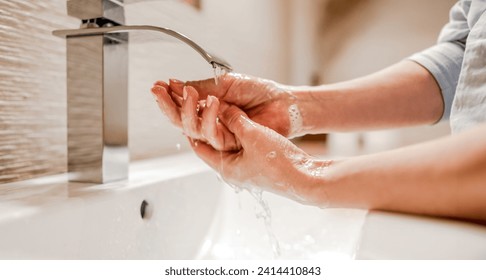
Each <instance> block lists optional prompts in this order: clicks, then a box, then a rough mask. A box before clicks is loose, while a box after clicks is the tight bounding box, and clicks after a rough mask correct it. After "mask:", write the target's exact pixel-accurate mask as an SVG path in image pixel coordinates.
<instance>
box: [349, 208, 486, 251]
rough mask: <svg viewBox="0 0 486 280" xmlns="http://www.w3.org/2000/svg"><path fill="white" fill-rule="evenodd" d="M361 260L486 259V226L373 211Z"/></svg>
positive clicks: (363, 242)
mask: <svg viewBox="0 0 486 280" xmlns="http://www.w3.org/2000/svg"><path fill="white" fill-rule="evenodd" d="M356 258H358V259H438V260H441V259H467V260H470V259H483V260H484V259H486V226H484V225H479V224H473V223H468V222H463V221H455V220H449V219H438V218H432V217H422V216H414V215H404V214H396V213H385V212H375V211H372V212H370V213H369V214H368V216H367V218H366V223H365V225H364V228H363V231H362V236H361V241H360V246H359V250H358V252H357V254H356Z"/></svg>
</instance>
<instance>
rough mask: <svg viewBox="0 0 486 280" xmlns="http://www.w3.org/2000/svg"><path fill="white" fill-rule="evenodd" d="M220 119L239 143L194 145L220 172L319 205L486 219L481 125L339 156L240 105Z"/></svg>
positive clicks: (233, 179)
mask: <svg viewBox="0 0 486 280" xmlns="http://www.w3.org/2000/svg"><path fill="white" fill-rule="evenodd" d="M220 119H221V121H222V122H223V123H224V124H225V125H226V126H227V127H228V129H229V130H230V131H231V132H232V133H234V134H235V136H236V138H238V139H239V140H240V142H241V145H242V148H241V150H239V151H234V152H220V151H217V150H215V149H213V148H212V147H211V146H210V145H207V144H205V143H203V142H192V147H193V149H194V151H195V152H196V153H197V154H198V155H199V156H200V157H201V158H202V159H203V160H204V161H206V162H207V163H208V164H209V165H210V166H212V167H213V168H214V169H215V170H217V171H218V172H220V173H221V174H222V176H223V178H225V180H227V181H229V182H230V183H233V184H237V185H239V186H243V187H244V186H248V185H255V186H258V187H261V188H263V189H265V190H267V191H272V192H275V193H278V194H280V195H284V196H287V197H290V198H292V199H294V200H298V201H300V202H302V203H306V204H313V205H317V206H321V207H326V206H331V207H360V208H368V209H381V210H388V211H399V212H406V213H416V214H425V215H434V216H444V217H456V218H466V219H477V220H483V221H486V143H485V142H484V141H483V140H482V139H486V125H483V126H480V127H477V128H476V129H472V130H470V131H467V132H465V133H462V134H458V135H455V136H449V137H445V138H442V139H440V140H436V141H432V142H428V143H425V144H420V145H416V146H411V147H407V148H403V149H399V150H394V151H389V152H385V153H380V154H375V155H368V156H362V157H355V158H350V159H345V160H339V161H334V162H333V161H323V160H319V159H315V158H313V157H311V156H309V155H307V154H305V153H304V152H303V151H301V150H300V149H299V148H297V147H296V146H295V145H293V144H292V143H291V142H290V141H288V140H287V139H285V138H284V137H283V136H281V135H279V134H278V133H276V132H275V131H273V130H270V129H268V128H266V127H263V126H261V125H259V124H257V123H255V122H253V121H252V120H250V119H249V118H248V116H246V114H245V113H244V112H243V111H241V110H239V109H238V108H237V107H234V106H232V107H230V108H229V109H225V110H224V111H223V112H222V113H221V114H220Z"/></svg>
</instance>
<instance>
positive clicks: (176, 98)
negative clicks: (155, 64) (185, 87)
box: [154, 81, 182, 107]
mask: <svg viewBox="0 0 486 280" xmlns="http://www.w3.org/2000/svg"><path fill="white" fill-rule="evenodd" d="M154 86H161V87H163V88H165V90H166V91H167V92H168V93H169V95H170V97H171V98H172V100H173V101H174V103H175V104H176V105H177V106H179V107H181V105H182V92H181V94H180V95H178V94H174V91H173V90H172V88H171V87H170V86H169V85H168V84H167V83H166V82H164V81H156V82H155V83H154Z"/></svg>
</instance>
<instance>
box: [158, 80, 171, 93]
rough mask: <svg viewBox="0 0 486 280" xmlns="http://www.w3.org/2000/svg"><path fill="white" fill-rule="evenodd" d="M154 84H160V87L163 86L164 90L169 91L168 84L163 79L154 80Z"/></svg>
mask: <svg viewBox="0 0 486 280" xmlns="http://www.w3.org/2000/svg"><path fill="white" fill-rule="evenodd" d="M154 86H161V87H163V88H165V90H166V91H167V92H169V85H168V84H167V83H166V82H164V81H156V82H155V83H154Z"/></svg>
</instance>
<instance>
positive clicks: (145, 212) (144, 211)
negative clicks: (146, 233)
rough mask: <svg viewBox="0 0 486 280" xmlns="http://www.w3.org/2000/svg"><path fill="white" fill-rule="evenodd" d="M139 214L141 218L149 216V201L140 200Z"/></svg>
mask: <svg viewBox="0 0 486 280" xmlns="http://www.w3.org/2000/svg"><path fill="white" fill-rule="evenodd" d="M140 216H142V219H148V218H150V209H149V203H148V202H147V201H146V200H144V201H142V204H141V205H140Z"/></svg>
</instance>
